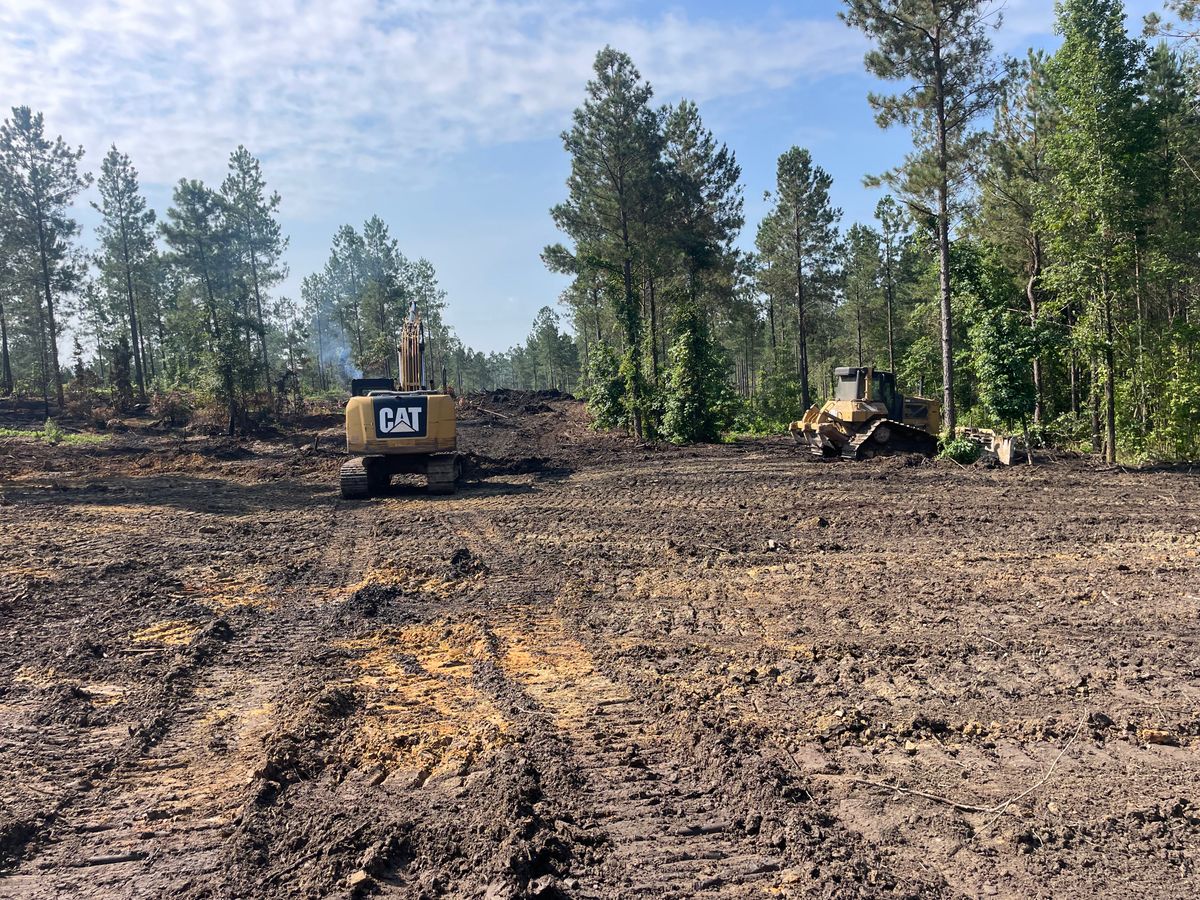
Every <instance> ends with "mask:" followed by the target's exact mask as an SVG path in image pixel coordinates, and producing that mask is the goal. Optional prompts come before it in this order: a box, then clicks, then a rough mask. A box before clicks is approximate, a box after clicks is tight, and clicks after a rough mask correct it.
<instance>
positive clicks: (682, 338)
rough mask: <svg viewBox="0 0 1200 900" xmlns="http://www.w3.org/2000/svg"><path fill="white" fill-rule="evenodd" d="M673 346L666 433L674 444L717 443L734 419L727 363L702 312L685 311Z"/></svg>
mask: <svg viewBox="0 0 1200 900" xmlns="http://www.w3.org/2000/svg"><path fill="white" fill-rule="evenodd" d="M679 327H680V335H679V337H678V338H677V339H676V341H675V343H674V344H672V345H671V351H670V354H669V364H670V368H669V369H668V370H667V385H666V392H665V399H666V403H665V405H664V410H663V431H664V432H665V434H666V437H667V438H668V439H669V440H671V441H674V442H675V443H679V444H683V443H691V442H693V441H715V440H717V439H718V438H719V437H720V436H721V432H722V431H723V430H724V429H725V428H726V427H727V426H728V425H729V422H730V420H731V419H732V417H733V416H732V412H733V406H732V401H731V397H730V390H729V384H728V382H727V381H726V378H725V360H724V359H723V358H722V357H721V351H720V348H718V347H717V345H716V343H715V342H714V341H713V339H712V337H711V335H710V334H709V331H708V323H707V322H706V321H705V318H704V315H703V313H701V312H699V311H698V310H694V309H691V308H685V309H684V311H683V313H682V314H681V316H680V322H679Z"/></svg>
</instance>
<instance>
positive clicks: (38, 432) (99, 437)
mask: <svg viewBox="0 0 1200 900" xmlns="http://www.w3.org/2000/svg"><path fill="white" fill-rule="evenodd" d="M48 424H50V427H47V428H0V438H18V439H21V440H28V441H41V442H42V443H45V444H65V445H66V446H68V447H87V446H92V445H95V444H103V443H104V442H105V441H107V440H108V438H109V436H108V435H107V434H67V433H66V432H65V431H63V430H62V429H61V428H59V427H58V426H57V425H56V424H51V423H48Z"/></svg>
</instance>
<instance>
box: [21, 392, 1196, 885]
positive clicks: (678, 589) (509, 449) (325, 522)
mask: <svg viewBox="0 0 1200 900" xmlns="http://www.w3.org/2000/svg"><path fill="white" fill-rule="evenodd" d="M479 406H482V407H483V408H484V409H487V410H490V412H484V411H482V410H481V409H479V408H478V407H479ZM5 424H9V423H5V422H0V425H5ZM18 424H19V423H18ZM319 434H324V437H322V438H321V441H320V442H319V443H318V444H317V446H316V448H315V449H314V447H313V443H314V437H316V436H318V435H319ZM337 435H338V431H337V423H336V421H330V420H319V419H314V420H313V421H311V422H309V423H306V425H305V426H304V427H297V429H296V430H295V431H294V432H288V433H285V434H281V435H278V436H276V437H275V438H273V439H270V440H260V441H249V442H240V443H231V442H228V441H225V440H222V439H216V438H208V437H202V436H201V437H186V436H183V435H170V434H163V433H153V432H151V431H149V430H136V429H135V430H134V431H131V432H127V433H123V434H120V435H117V436H115V437H114V438H112V439H111V440H110V441H109V442H107V443H105V444H103V445H80V446H71V447H57V448H54V447H49V446H46V445H42V444H37V443H32V442H29V441H27V440H22V439H14V438H5V439H2V440H0V871H2V872H3V873H4V874H3V875H0V894H2V895H4V896H14V897H38V898H41V897H47V898H48V897H63V896H79V897H126V896H138V897H159V896H175V897H179V898H201V897H247V896H268V897H275V896H279V897H291V896H320V895H334V896H337V895H346V894H350V893H358V894H364V895H365V894H370V893H377V894H380V895H384V896H400V897H432V896H439V895H448V896H487V897H492V898H503V897H559V896H568V897H576V898H601V897H605V898H607V897H625V896H654V897H664V898H666V897H684V896H693V895H699V896H713V897H758V896H808V895H817V896H822V895H828V896H846V897H857V896H915V895H921V896H961V895H968V896H1013V897H1016V896H1020V897H1027V896H1046V897H1049V896H1054V897H1083V896H1090V895H1097V894H1098V895H1105V896H1128V895H1130V894H1141V895H1146V896H1164V897H1165V896H1179V897H1184V896H1188V897H1190V896H1194V894H1195V885H1196V881H1197V872H1196V863H1197V854H1198V853H1200V755H1198V751H1200V671H1198V670H1200V641H1198V637H1200V578H1198V570H1200V558H1198V555H1200V485H1198V482H1197V476H1196V475H1194V474H1191V473H1189V472H1188V471H1186V470H1180V471H1161V472H1125V471H1122V470H1109V469H1100V468H1097V467H1095V466H1094V465H1092V464H1089V463H1085V462H1083V461H1079V460H1059V461H1056V462H1053V463H1048V464H1045V465H1040V466H1038V467H1035V468H1033V469H1027V468H1025V467H1017V468H1013V469H1009V470H1005V469H987V468H982V467H972V468H968V469H963V468H960V467H958V466H956V465H954V464H951V463H930V462H923V463H919V462H918V461H915V460H905V459H884V460H877V461H873V462H869V463H857V464H854V463H843V462H838V461H835V462H827V463H825V462H821V461H818V460H815V459H813V458H811V457H809V456H808V455H807V454H804V453H800V452H797V451H796V450H794V449H793V448H792V447H790V446H789V445H788V444H787V443H786V442H784V441H782V440H781V441H766V442H753V443H745V444H739V445H732V446H723V447H704V448H684V449H661V450H660V449H645V448H635V447H632V446H630V445H628V444H627V443H625V442H624V441H622V440H620V439H617V438H614V437H606V436H600V435H595V434H593V433H591V432H589V431H588V430H587V429H586V427H585V424H584V418H583V414H582V411H581V409H580V407H579V406H578V405H577V404H575V403H573V402H571V401H568V400H562V399H555V398H546V397H536V396H513V395H498V396H495V397H483V398H477V400H476V404H475V406H474V407H472V408H470V409H468V410H466V411H465V413H464V422H463V425H462V442H463V444H464V445H465V448H466V449H468V450H470V451H472V452H473V453H474V457H473V466H472V474H471V475H470V476H469V480H468V483H467V484H466V485H465V486H464V488H463V490H462V491H461V492H460V493H459V494H458V495H457V496H452V497H428V496H426V495H425V493H424V491H423V490H421V489H419V488H417V487H413V486H409V485H399V486H397V487H396V488H394V489H393V492H392V495H391V496H389V497H386V498H382V499H378V500H374V501H370V502H366V503H346V502H343V501H341V500H340V499H339V498H338V497H337V494H336V489H335V482H336V471H337V466H338V463H339V461H340V460H339V454H338V452H337V450H338V437H337ZM867 782H875V783H876V785H879V784H884V785H900V786H902V787H904V788H906V789H908V790H907V791H905V792H900V791H896V790H893V789H890V788H887V787H878V786H876V785H871V784H868V783H867ZM913 792H921V793H913ZM923 794H924V795H931V796H923ZM931 797H937V798H941V799H931ZM953 804H959V805H958V806H955V805H953Z"/></svg>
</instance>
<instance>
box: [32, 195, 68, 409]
mask: <svg viewBox="0 0 1200 900" xmlns="http://www.w3.org/2000/svg"><path fill="white" fill-rule="evenodd" d="M37 229H38V255H39V256H40V257H41V263H42V287H43V289H44V290H45V294H46V321H47V325H48V328H49V333H50V363H51V364H52V365H51V368H53V369H54V395H55V399H56V401H57V403H58V408H59V409H60V410H61V409H62V408H63V405H64V403H65V398H64V396H63V380H62V368H61V367H60V366H59V364H58V327H57V325H56V324H55V321H54V296H53V294H52V293H51V289H50V257H49V251H48V250H47V248H46V231H45V225H44V223H43V222H42V219H41V213H40V211H39V214H38V223H37ZM38 307H39V309H40V307H41V304H40V303H39V304H38Z"/></svg>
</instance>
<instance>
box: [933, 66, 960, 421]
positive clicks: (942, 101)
mask: <svg viewBox="0 0 1200 900" xmlns="http://www.w3.org/2000/svg"><path fill="white" fill-rule="evenodd" d="M934 67H935V76H934V79H935V81H934V91H935V93H936V95H937V109H936V114H937V165H938V288H939V292H940V294H941V313H942V315H941V318H942V430H943V431H944V432H946V434H947V435H949V436H951V437H953V436H954V424H955V421H956V416H955V410H954V332H953V326H954V322H953V312H952V310H951V307H950V174H949V164H950V163H949V152H948V148H947V137H946V73H945V68H944V64H943V61H942V52H941V46H940V44H935V46H934Z"/></svg>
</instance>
